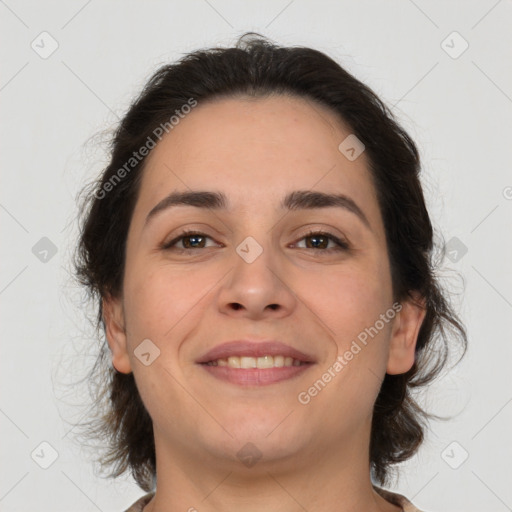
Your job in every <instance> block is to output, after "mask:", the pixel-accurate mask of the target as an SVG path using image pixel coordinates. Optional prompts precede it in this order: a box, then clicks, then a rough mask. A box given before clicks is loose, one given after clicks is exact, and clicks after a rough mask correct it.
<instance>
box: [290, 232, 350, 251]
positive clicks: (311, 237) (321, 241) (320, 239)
mask: <svg viewBox="0 0 512 512" xmlns="http://www.w3.org/2000/svg"><path fill="white" fill-rule="evenodd" d="M302 240H305V241H306V242H305V247H300V248H304V249H313V250H314V249H323V250H324V251H332V250H333V251H341V250H346V249H348V248H349V247H348V244H347V242H345V241H343V240H341V239H339V238H338V237H336V236H334V235H333V234H331V233H325V232H311V233H308V234H307V235H305V236H304V237H302V238H301V240H300V241H299V242H301V241H302ZM329 244H330V246H329Z"/></svg>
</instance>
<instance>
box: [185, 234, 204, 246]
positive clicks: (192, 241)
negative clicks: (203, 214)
mask: <svg viewBox="0 0 512 512" xmlns="http://www.w3.org/2000/svg"><path fill="white" fill-rule="evenodd" d="M202 238H203V237H202V236H200V235H189V236H187V237H186V238H185V241H186V242H185V247H189V246H192V247H197V245H195V243H196V242H197V241H198V240H201V239H202ZM199 243H200V242H199Z"/></svg>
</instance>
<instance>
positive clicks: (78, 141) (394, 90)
mask: <svg viewBox="0 0 512 512" xmlns="http://www.w3.org/2000/svg"><path fill="white" fill-rule="evenodd" d="M511 22H512V2H511V1H510V0H498V1H496V0H488V1H487V0H486V1H483V0H482V1H430V2H427V1H425V0H422V1H420V0H415V1H412V0H403V1H400V2H398V1H386V2H380V1H358V2H348V1H325V0H324V1H314V2H313V1H306V0H292V1H289V0H283V1H268V0H267V1H261V0H260V1H257V2H256V1H246V2H243V3H242V2H235V1H228V0H191V1H188V2H185V1H181V2H177V1H167V2H164V1H154V0H153V1H147V2H140V1H139V2H135V1H122V2H121V1H102V2H100V1H97V0H96V1H94V0H89V1H84V0H73V1H66V2H64V1H47V2H35V1H25V2H21V1H14V0H6V1H0V32H1V34H2V38H3V44H2V45H1V47H0V52H1V62H2V73H1V78H0V100H1V119H2V123H1V138H0V140H1V150H0V155H1V159H2V170H1V172H2V176H1V184H2V186H1V189H0V223H1V234H2V237H3V241H2V245H1V260H2V265H1V267H0V301H1V321H0V329H1V336H2V338H1V339H2V343H1V358H0V364H1V371H0V386H1V387H0V389H1V395H0V432H1V434H2V436H1V448H0V450H1V451H0V458H1V460H2V464H1V469H0V471H1V473H0V509H1V510H2V511H28V510H35V509H37V510H44V511H50V510H51V511H52V512H58V511H77V512H78V511H95V510H100V511H107V510H124V508H125V507H126V506H128V505H129V504H131V503H132V502H133V501H134V500H135V499H136V498H137V497H139V496H140V495H142V493H143V492H142V491H141V490H140V489H139V488H138V487H137V486H136V485H135V484H134V483H133V481H132V480H131V479H130V478H128V477H126V478H120V479H118V480H117V481H116V482H113V481H110V480H105V479H102V478H100V476H99V475H98V474H96V473H95V471H94V467H93V466H92V464H91V463H90V462H88V460H87V459H86V453H84V452H83V451H81V450H80V448H79V446H78V445H77V443H76V442H73V441H72V437H73V432H70V429H71V426H70V424H68V423H67V422H66V420H67V421H73V420H78V419H79V418H80V415H81V414H83V411H84V409H83V408H80V406H79V404H80V402H81V400H82V401H84V400H86V398H87V396H86V393H87V392H86V388H84V387H83V386H82V387H80V386H71V385H69V383H70V382H71V383H72V382H73V379H75V380H76V379H77V378H78V377H79V376H83V375H84V373H83V371H85V370H86V369H87V368H88V366H89V365H90V364H91V363H92V361H93V356H94V353H95V347H96V344H95V341H94V340H93V339H92V338H91V337H90V334H89V333H90V326H89V324H88V323H87V320H85V319H84V316H83V308H82V309H80V307H79V306H80V300H81V292H80V291H79V290H77V289H76V287H75V286H74V284H73V282H72V281H71V280H70V255H71V251H72V249H73V243H74V240H75V237H76V231H77V230H76V223H75V217H76V213H77V212H76V204H75V197H76V193H77V191H78V190H79V188H80V187H81V186H82V185H83V184H84V182H85V180H86V179H88V178H91V177H92V176H94V175H96V174H97V173H98V172H99V171H100V170H101V167H102V165H103V163H104V162H105V158H106V155H105V153H104V152H103V149H102V146H101V145H98V140H99V139H98V138H97V137H93V136H95V134H97V133H98V132H100V131H101V130H105V129H108V128H111V127H112V126H113V125H114V124H115V122H116V121H117V120H118V117H119V116H122V115H123V113H124V112H125V110H126V108H127V105H128V102H129V101H130V100H131V99H132V98H133V97H134V95H135V94H136V93H137V92H138V91H139V89H140V87H141V86H142V85H143V84H144V82H145V80H146V79H147V78H148V77H149V76H150V74H151V73H152V72H153V71H154V70H155V69H156V68H157V66H158V65H160V64H163V63H166V62H169V61H173V60H175V59H176V58H178V57H179V56H181V55H182V54H183V53H186V52H188V51H191V50H194V49H196V48H198V47H205V46H210V45H214V44H222V45H229V44H232V43H233V42H234V41H235V39H236V37H237V36H239V35H241V34H242V33H243V32H245V31H247V30H255V31H258V32H260V33H262V34H264V35H267V36H269V37H271V38H273V39H275V40H276V41H277V42H278V43H281V44H302V45H309V46H312V47H314V48H317V49H319V50H322V51H325V52H326V53H328V54H329V55H331V56H332V57H334V58H335V59H337V60H338V61H339V62H340V63H342V64H343V65H344V66H345V67H346V68H347V69H348V70H349V71H351V72H352V73H354V74H355V75H356V76H357V77H358V78H359V79H361V80H363V81H364V82H365V83H367V84H368V85H370V86H371V87H372V88H373V89H374V90H375V91H376V92H377V93H378V94H379V95H380V96H381V97H382V98H383V99H384V100H385V101H386V102H387V103H388V104H389V105H391V106H392V107H393V111H394V112H395V114H396V115H397V116H398V118H399V120H400V121H401V122H402V123H403V125H404V126H405V128H406V129H407V130H409V132H410V134H411V135H412V136H413V138H414V139H415V140H416V141H417V143H418V145H419V147H420V149H421V153H422V158H423V163H424V171H425V174H424V178H423V182H424V185H425V190H426V194H427V197H428V204H429V208H430V211H431V213H432V217H433V221H434V224H435V226H436V229H437V230H438V231H440V232H442V233H443V234H444V238H445V241H446V242H447V246H448V247H447V249H448V251H447V257H446V258H445V259H444V264H443V268H442V270H441V275H442V277H443V279H446V282H447V284H449V285H450V287H451V288H452V289H453V290H454V292H455V294H454V303H455V306H456V309H457V311H459V312H460V314H461V316H462V318H463V320H464V321H465V323H466V326H467V329H468V332H469V342H470V348H469V352H468V354H467V357H466V358H465V360H464V362H463V363H462V364H460V365H459V366H457V367H456V369H455V370H454V371H452V372H451V373H449V374H448V375H446V376H444V377H443V378H442V379H441V380H440V381H439V383H438V384H436V385H435V386H431V387H430V388H429V390H428V394H427V395H426V396H425V397H424V399H423V401H424V403H426V404H427V405H429V407H430V410H431V411H433V412H436V413H438V414H446V415H453V416H454V418H453V420H451V421H448V422H435V423H433V424H432V431H431V433H430V434H429V437H428V439H427V441H426V442H425V444H424V446H423V448H422V449H421V451H420V452H419V454H418V455H417V456H416V457H414V459H412V460H411V461H409V462H408V463H407V464H405V465H404V467H403V471H402V474H401V478H400V480H399V482H398V484H397V485H396V487H395V489H397V490H399V491H400V492H402V493H404V494H405V495H407V496H408V497H409V498H410V499H412V500H413V502H414V503H415V504H416V505H417V506H419V507H420V508H422V509H424V510H426V511H450V512H457V511H460V512H461V511H465V512H469V511H475V512H477V511H478V512H481V511H482V510H485V511H486V512H491V511H496V512H501V511H506V510H512V486H511V485H510V483H511V481H512V479H511V477H512V473H511V469H510V461H511V460H512V446H511V443H510V424H511V420H512V403H511V402H512V386H511V385H510V384H511V378H510V373H511V372H510V363H511V361H512V358H511V356H512V343H511V336H510V319H511V318H512V274H511V272H510V262H511V261H512V258H511V253H512V250H511V249H512V237H511V229H510V228H511V219H512V173H511V168H510V162H511V158H510V156H511V149H510V148H511V147H512V145H511V144H510V134H511V128H512V99H511V96H512V72H511V67H510V62H512V58H511V57H512V31H511V30H510V27H511V26H512V25H511ZM42 32H47V33H48V35H45V34H43V35H41V33H42ZM453 32H457V33H458V35H457V34H453ZM443 41H444V42H443ZM466 44H468V45H469V46H468V48H467V49H466V50H465V51H463V50H464V48H465V46H466ZM56 45H58V47H57V48H56V50H55V51H54V52H53V53H51V51H52V49H53V46H56ZM50 53H51V54H50ZM507 55H508V57H507ZM91 137H93V138H91ZM55 251H56V252H55ZM466 251H467V252H466ZM77 306H78V307H77ZM43 442H45V443H49V445H50V446H48V445H47V444H43V445H41V443H43ZM53 450H55V452H54V451H53ZM55 456H56V457H57V458H56V459H55V460H53V459H54V458H55ZM466 457H467V459H466V460H465V458H466ZM45 465H49V467H48V468H47V469H43V468H42V467H41V466H45Z"/></svg>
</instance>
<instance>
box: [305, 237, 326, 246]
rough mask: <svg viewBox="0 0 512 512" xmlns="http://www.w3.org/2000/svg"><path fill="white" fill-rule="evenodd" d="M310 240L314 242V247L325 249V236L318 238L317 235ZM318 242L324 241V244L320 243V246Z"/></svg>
mask: <svg viewBox="0 0 512 512" xmlns="http://www.w3.org/2000/svg"><path fill="white" fill-rule="evenodd" d="M309 239H310V240H313V247H322V248H325V241H326V238H325V236H321V235H320V236H318V235H315V236H310V237H309ZM318 240H323V242H320V244H318V243H317V242H318Z"/></svg>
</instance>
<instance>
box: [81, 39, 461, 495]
mask: <svg viewBox="0 0 512 512" xmlns="http://www.w3.org/2000/svg"><path fill="white" fill-rule="evenodd" d="M276 94H284V95H293V96H298V97H301V98H305V99H308V100H312V101H314V102H318V103H320V104H322V105H325V106H327V107H328V108H329V109H330V110H331V111H332V112H334V113H335V114H337V115H338V116H339V118H340V119H341V120H342V121H343V123H344V124H345V125H347V126H348V127H349V128H350V129H351V131H352V133H354V134H355V135H356V136H357V137H358V138H359V139H360V140H361V141H362V142H363V143H364V145H365V151H366V153H365V154H366V156H367V158H368V161H369V163H370V164H369V166H370V169H369V170H370V172H371V176H372V179H373V182H374V186H375V190H376V192H377V196H378V203H379V207H380V212H381V215H382V218H383V220H384V227H385V232H386V240H387V246H388V255H389V261H390V267H391V277H392V284H393V294H394V296H395V299H396V300H401V299H404V298H407V297H408V298H412V294H411V291H416V292H419V294H420V295H421V296H422V297H423V298H424V299H425V307H426V316H425V319H424V321H423V324H422V326H421V329H420V331H419V336H418V340H417V346H416V361H415V363H414V365H413V367H412V368H411V369H410V370H409V371H408V372H407V373H405V374H402V375H388V374H386V376H385V378H384V380H383V382H382V387H381V389H380V393H379V395H378V397H377V400H376V403H375V406H374V411H373V420H372V430H371V439H370V461H369V462H370V468H371V471H372V478H373V480H374V481H376V482H377V483H380V484H385V483H386V482H387V481H388V477H389V470H390V468H391V467H392V465H394V464H396V463H398V462H402V461H405V460H406V459H408V458H410V457H411V456H412V455H413V454H414V453H415V452H416V451H417V450H418V448H419V446H420V445H421V443H422V441H423V438H424V432H425V428H426V422H427V420H428V418H429V417H431V416H432V415H430V414H428V413H427V412H426V411H424V410H423V409H422V408H421V407H420V406H419V405H418V403H417V402H416V401H415V399H414V398H413V393H412V392H413V390H414V389H415V388H421V387H423V386H425V385H426V384H427V383H429V382H431V381H432V380H433V379H434V378H435V377H436V376H438V374H439V372H440V371H441V370H442V369H443V368H444V367H445V366H446V364H447V361H448V355H449V349H450V348H451V347H452V346H459V347H463V349H464V350H465V348H466V345H467V337H466V333H465V329H464V326H463V325H462V323H461V321H460V320H459V318H458V317H457V315H456V314H455V312H454V310H453V308H452V306H451V305H450V301H449V299H448V296H447V294H446V292H445V291H444V290H443V288H442V287H441V286H440V283H439V282H438V280H437V278H436V275H435V271H436V263H435V261H434V260H435V258H434V255H435V244H434V241H433V235H434V233H433V228H432V224H431V221H430V218H429V214H428V212H427V208H426V205H425V200H424V195H423V190H422V186H421V183H420V159H419V153H418V150H417V147H416V145H415V143H414V142H413V140H411V138H410V137H409V135H408V134H407V133H406V132H405V131H404V129H403V128H402V127H401V126H400V125H399V124H398V123H397V121H396V120H395V118H394V116H393V114H392V113H391V111H390V109H389V108H388V107H386V105H385V104H384V103H383V102H382V101H381V100H380V99H379V98H378V97H377V95H376V94H375V93H374V92H373V91H372V90H371V89H370V88H369V87H368V86H366V85H365V84H363V83H362V82H360V81H359V80H357V79H356V78H355V77H354V76H352V75H351V74H350V73H348V72H347V71H346V70H345V69H344V68H343V67H341V66H340V65H339V64H338V63H337V62H335V61H334V60H333V59H331V58H330V57H329V56H327V55H325V54H324V53H322V52H320V51H317V50H314V49H311V48H307V47H281V46H278V45H276V44H274V43H272V42H270V41H269V40H268V39H266V38H264V37H263V36H260V35H259V34H254V33H247V34H244V35H243V36H242V37H241V38H240V39H239V40H238V42H237V43H236V45H235V46H233V47H228V48H208V49H202V50H198V51H195V52H193V53H190V54H187V55H185V56H184V57H183V58H181V59H180V60H179V61H178V62H176V63H173V64H169V65H164V66H163V67H161V68H160V69H158V70H157V71H156V73H155V74H154V75H153V76H152V77H151V78H150V80H149V81H148V82H147V84H146V85H145V87H144V88H143V90H142V92H141V93H140V95H139V96H138V98H137V99H136V100H135V101H134V102H133V103H132V105H131V106H130V107H129V109H128V111H127V113H126V115H124V117H123V118H122V120H121V121H120V123H119V125H118V126H117V128H116V130H115V132H114V134H113V136H112V139H111V141H110V147H109V153H110V162H109V163H108V165H107V166H106V168H105V169H104V170H103V172H102V173H101V176H100V177H99V179H98V180H97V181H95V182H94V184H92V185H93V186H92V188H89V189H88V190H87V191H85V189H84V194H85V195H84V197H83V198H82V199H83V203H82V217H81V221H80V240H79V244H78V246H77V251H76V254H75V259H74V265H75V275H76V277H77V278H78V280H79V283H80V284H81V285H83V286H84V287H85V289H86V290H87V292H88V295H89V297H90V298H91V299H92V300H93V301H94V302H93V303H94V304H95V306H94V307H95V308H96V311H97V318H96V327H97V334H98V336H99V338H100V340H101V349H100V353H99V355H98V357H97V359H96V362H95V364H94V367H93V368H92V370H91V371H90V375H89V377H90V381H91V382H92V383H93V387H94V403H93V404H92V405H93V413H95V414H94V415H93V419H92V420H91V421H89V422H88V423H86V424H84V425H86V428H87V433H88V435H89V436H95V437H96V438H102V439H103V440H106V442H107V449H106V451H104V452H103V453H102V454H101V457H100V463H101V465H102V467H108V468H110V471H109V476H111V477H117V476H119V475H121V474H123V473H124V472H125V471H127V470H130V471H131V473H132V476H133V477H134V479H135V481H136V482H137V483H138V485H139V486H140V487H141V488H142V489H144V490H146V491H149V490H151V489H153V488H154V484H155V479H156V459H155V446H154V437H153V429H152V421H151V418H150V416H149V414H148V412H147V411H146V409H145V407H144V404H143V403H142V400H141V398H140V395H139V393H138V390H137V386H136V383H135V380H134V377H133V374H128V375H126V374H123V373H119V372H117V371H116V370H115V369H114V368H113V367H112V364H111V361H110V351H109V348H108V345H107V343H106V340H105V336H104V328H105V325H104V323H103V311H102V298H104V297H107V296H113V297H118V296H120V295H121V294H122V285H123V274H124V263H125V251H126V239H127V234H128V228H129V225H130V222H131V217H132V213H133V210H134V205H135V202H136V200H137V195H138V191H139V187H140V181H141V180H140V178H141V175H142V173H143V171H144V165H145V161H146V157H145V158H142V159H141V160H140V161H138V162H136V163H135V165H133V166H132V168H130V169H129V172H126V173H123V179H122V180H118V183H117V182H116V185H115V186H114V187H108V183H112V180H114V179H115V176H116V175H117V176H119V170H120V169H121V168H123V165H125V164H126V162H128V161H130V158H131V157H132V155H133V152H134V151H137V150H138V149H139V148H141V147H142V146H144V145H145V144H146V143H147V141H148V138H151V137H154V131H155V128H156V127H158V126H160V125H163V124H165V123H166V122H168V121H169V119H170V117H171V116H173V114H174V113H175V112H176V110H180V108H182V106H183V105H184V104H186V103H187V102H188V101H189V100H190V98H194V99H195V100H196V101H197V102H198V103H199V104H201V103H203V102H205V101H213V100H215V99H217V98H221V97H235V98H236V97H241V96H244V97H247V96H250V97H254V98H258V97H265V96H269V95H276ZM125 170H126V167H125ZM107 189H108V190H109V191H108V194H103V193H102V194H98V191H105V190H107ZM103 196H104V197H103ZM448 334H451V336H449V335H448ZM451 339H453V340H454V341H453V344H454V345H452V342H451V341H450V340H451Z"/></svg>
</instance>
